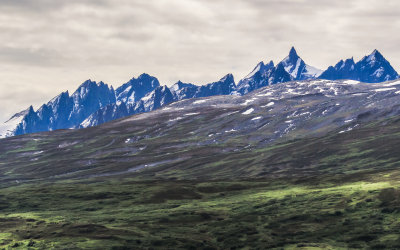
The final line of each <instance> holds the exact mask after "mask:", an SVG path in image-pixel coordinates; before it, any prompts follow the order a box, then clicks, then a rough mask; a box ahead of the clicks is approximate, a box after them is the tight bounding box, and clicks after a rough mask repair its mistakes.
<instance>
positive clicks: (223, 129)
mask: <svg viewBox="0 0 400 250" xmlns="http://www.w3.org/2000/svg"><path fill="white" fill-rule="evenodd" d="M398 93H400V82H398V81H397V82H389V83H386V84H365V83H356V82H354V81H326V80H313V81H302V82H289V83H284V84H279V85H272V86H269V87H265V88H262V89H260V90H256V91H254V92H252V93H250V94H248V95H245V96H242V97H240V96H216V97H207V98H201V99H189V100H183V101H180V102H175V103H172V104H171V105H168V106H166V107H164V108H162V109H159V110H156V111H152V112H148V113H143V114H139V115H134V116H131V117H127V118H122V119H120V120H116V121H113V122H109V123H105V124H103V125H100V126H98V127H93V128H88V129H82V130H76V131H74V130H65V131H62V130H61V131H54V132H51V133H43V134H32V135H26V136H23V137H13V138H8V139H4V140H2V143H1V145H0V152H2V153H1V154H0V162H1V163H2V164H3V165H4V166H13V171H12V173H8V174H7V169H3V172H2V173H3V175H2V177H1V178H2V179H1V180H2V183H7V182H9V181H15V180H18V181H19V182H24V181H30V180H36V179H38V178H45V179H47V178H56V179H58V178H61V179H64V178H84V179H85V178H93V177H101V176H119V175H123V176H125V175H135V174H137V173H136V172H137V171H139V170H144V171H139V172H138V174H143V175H147V174H151V175H155V176H163V177H165V178H203V177H207V178H212V179H215V178H231V177H232V178H237V177H238V176H240V177H242V178H243V177H255V176H264V175H268V176H280V175H281V174H282V173H283V172H282V171H283V170H282V169H276V171H275V170H274V171H272V170H269V171H267V172H266V171H265V169H264V167H263V166H264V165H263V163H262V162H263V161H264V160H265V159H264V157H262V156H261V155H260V154H259V153H258V152H260V151H259V150H262V151H263V150H264V149H266V150H268V148H271V146H272V148H273V145H276V143H284V142H287V141H288V140H293V139H296V140H297V139H302V138H304V139H306V138H312V137H321V136H325V135H327V134H329V133H333V134H337V135H342V134H346V133H348V132H349V131H352V130H357V129H359V128H363V127H364V126H367V125H368V124H369V123H371V122H379V121H385V119H388V118H391V117H396V116H398V115H399V114H400V105H399V104H398V103H399V102H400V95H399V94H398ZM282 157H286V156H284V155H283V156H282ZM299 157H300V156H299ZM239 159H242V160H239ZM250 159H251V160H250ZM263 159H264V160H263ZM268 162H271V163H272V161H271V160H268ZM296 162H297V163H298V161H293V164H294V163H296ZM217 163H218V164H217ZM232 164H233V165H232ZM309 164H311V163H309ZM232 166H236V167H235V168H232ZM293 167H295V165H293ZM250 170H251V171H250ZM339 170H340V169H338V171H339ZM288 171H289V170H288ZM292 174H293V173H292ZM298 174H299V175H305V174H306V172H303V171H300V172H299V173H298Z"/></svg>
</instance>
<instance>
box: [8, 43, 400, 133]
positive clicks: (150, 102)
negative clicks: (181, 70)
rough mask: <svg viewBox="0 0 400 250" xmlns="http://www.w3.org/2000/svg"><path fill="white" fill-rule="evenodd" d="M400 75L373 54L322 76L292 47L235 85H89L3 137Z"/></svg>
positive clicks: (226, 81)
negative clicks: (302, 86)
mask: <svg viewBox="0 0 400 250" xmlns="http://www.w3.org/2000/svg"><path fill="white" fill-rule="evenodd" d="M398 78H399V74H398V73H397V72H396V71H395V70H394V68H393V67H392V66H391V65H390V63H389V62H388V61H387V60H386V59H385V58H384V57H383V56H382V54H381V53H380V52H379V51H377V50H374V51H373V52H372V53H371V54H370V55H368V56H365V57H364V58H362V59H361V60H360V61H359V62H354V60H353V59H352V58H351V59H347V60H345V61H343V60H342V61H340V62H339V63H337V64H336V65H335V66H330V67H329V68H328V69H327V70H325V71H322V70H319V69H316V68H314V67H312V66H310V65H307V64H306V63H305V62H304V60H303V59H301V58H300V56H299V55H298V54H297V52H296V50H295V49H294V48H292V49H291V50H290V52H289V55H288V56H287V57H286V58H284V59H283V60H282V61H281V62H279V63H278V64H276V65H275V64H274V62H273V61H270V62H269V63H264V62H260V63H258V64H257V66H256V67H255V68H254V70H253V71H252V72H251V73H250V74H249V75H247V76H246V77H245V78H244V79H242V80H240V81H239V82H238V83H237V84H236V83H235V80H234V77H233V75H232V74H228V75H226V76H225V77H223V78H222V79H220V80H219V81H216V82H213V83H209V84H207V85H203V86H198V85H195V84H191V83H183V82H181V81H179V82H177V83H175V84H174V85H173V86H171V87H167V86H161V85H160V82H159V81H158V80H157V78H155V77H153V76H150V75H148V74H142V75H140V76H139V77H138V78H132V79H131V80H130V81H128V82H127V83H125V84H123V85H122V86H120V87H118V88H117V89H115V90H114V88H113V87H112V86H109V85H107V84H105V83H103V82H98V83H97V82H94V81H91V80H87V81H85V82H84V83H83V84H82V85H81V86H79V88H78V89H77V90H76V91H75V92H74V93H73V94H72V95H70V94H69V92H68V91H66V92H63V93H61V94H60V95H58V96H56V97H55V98H53V99H52V100H50V101H49V102H48V103H47V104H43V105H42V106H41V107H40V108H39V109H37V110H36V111H35V110H34V108H33V107H32V106H31V107H29V108H28V109H27V110H24V111H21V112H19V113H17V114H15V115H14V116H13V117H12V118H11V119H10V120H8V121H7V122H5V123H4V124H3V125H1V126H0V137H9V136H15V135H22V134H27V133H36V132H44V131H52V130H58V129H71V128H72V129H74V128H86V127H92V126H97V125H100V124H102V123H105V122H108V121H112V120H115V119H119V118H123V117H126V116H129V115H133V114H138V113H143V112H149V111H152V110H156V109H158V108H160V107H163V106H165V105H168V104H170V103H172V102H176V101H180V100H184V99H190V98H200V97H209V96H216V95H245V94H247V93H249V92H251V91H253V90H256V89H259V88H262V87H265V86H268V85H273V84H277V83H283V82H290V81H303V80H310V79H327V80H343V79H348V80H355V81H360V82H366V83H380V82H384V81H390V80H395V79H398Z"/></svg>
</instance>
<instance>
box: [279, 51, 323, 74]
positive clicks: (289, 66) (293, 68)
mask: <svg viewBox="0 0 400 250" xmlns="http://www.w3.org/2000/svg"><path fill="white" fill-rule="evenodd" d="M280 63H281V64H282V65H283V67H284V68H285V71H286V72H288V73H289V74H290V75H291V76H292V77H293V79H295V80H306V79H312V78H316V77H318V76H319V75H320V74H321V73H322V70H319V69H317V68H315V67H312V66H310V65H307V64H306V63H305V62H304V60H303V59H301V57H300V56H299V55H298V54H297V51H296V49H295V48H294V47H292V48H291V49H290V51H289V55H288V56H287V57H285V58H284V59H283V60H282V61H281V62H280Z"/></svg>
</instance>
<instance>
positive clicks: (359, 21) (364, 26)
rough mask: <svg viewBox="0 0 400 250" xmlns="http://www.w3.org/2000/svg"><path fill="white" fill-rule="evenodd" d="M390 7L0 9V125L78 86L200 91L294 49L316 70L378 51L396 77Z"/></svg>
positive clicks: (399, 23) (182, 0) (78, 4)
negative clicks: (155, 82)
mask: <svg viewBox="0 0 400 250" xmlns="http://www.w3.org/2000/svg"><path fill="white" fill-rule="evenodd" d="M399 10H400V1H398V0H385V1H378V0H335V1H332V0H86V1H83V0H1V1H0V13H1V14H0V107H1V109H0V119H1V120H5V119H6V118H8V117H9V116H10V115H11V114H14V113H15V112H17V111H20V110H22V109H25V108H27V107H28V106H29V105H30V104H33V105H34V106H35V108H38V107H39V105H40V104H42V103H45V102H47V101H48V100H49V99H51V98H52V97H53V96H55V95H57V94H58V93H60V92H61V91H65V90H69V91H70V92H73V91H74V90H75V89H76V88H77V87H78V86H79V85H80V83H82V82H83V81H84V80H86V79H92V80H96V81H100V80H102V81H104V82H106V83H109V84H112V85H113V86H114V87H116V86H119V85H120V84H122V83H124V82H126V81H128V80H129V79H130V78H132V77H136V76H138V75H139V74H141V73H143V72H146V73H149V74H151V75H154V76H156V77H158V79H159V80H160V82H161V84H166V85H172V84H173V83H175V82H177V81H178V80H182V81H184V82H192V83H195V84H205V83H208V82H213V81H216V80H218V79H219V78H221V77H223V76H224V75H225V74H227V73H233V74H234V76H235V79H236V80H239V79H240V78H242V77H243V76H245V75H246V74H247V73H249V72H250V71H251V70H252V68H253V67H254V66H255V65H256V64H257V63H258V62H259V61H262V60H263V61H269V60H274V61H275V62H277V61H279V60H281V59H283V58H284V57H285V56H286V55H287V54H288V52H289V49H290V47H291V46H295V47H296V49H297V52H298V53H299V55H300V56H301V57H302V58H303V59H304V60H305V61H306V63H308V64H310V65H313V66H315V67H318V68H321V69H325V68H327V67H328V66H329V65H332V64H336V63H337V61H339V60H340V59H342V58H349V57H351V56H354V58H355V59H360V58H361V57H362V56H364V55H366V54H369V53H371V52H372V50H373V49H375V48H377V49H379V50H380V51H381V52H382V53H383V55H384V56H385V57H386V58H387V59H388V60H389V61H390V62H391V63H392V66H393V67H394V68H395V69H396V70H398V71H400V50H399V49H398V47H399V45H400V18H399V17H400V11H399Z"/></svg>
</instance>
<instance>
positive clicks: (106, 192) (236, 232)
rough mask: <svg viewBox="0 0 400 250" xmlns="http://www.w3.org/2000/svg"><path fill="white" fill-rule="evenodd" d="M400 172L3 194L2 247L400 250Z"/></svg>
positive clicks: (41, 187) (90, 185) (47, 187)
mask: <svg viewBox="0 0 400 250" xmlns="http://www.w3.org/2000/svg"><path fill="white" fill-rule="evenodd" d="M399 174H400V172H399V171H382V172H379V173H374V174H365V175H362V176H359V175H349V176H347V178H346V179H342V178H338V179H335V178H328V179H325V178H311V179H296V178H282V179H275V180H272V179H264V180H257V181H254V180H247V181H246V180H242V181H208V182H203V181H151V182H150V181H145V182H141V181H138V180H137V179H114V180H109V181H103V182H77V183H71V182H60V183H51V184H50V183H49V184H36V185H19V186H15V187H10V188H3V189H1V190H0V199H1V207H0V223H1V229H0V232H1V233H0V248H6V249H8V248H16V247H20V248H26V247H30V248H31V249H48V248H53V249H74V248H91V249H135V248H145V249H166V248H168V249H177V248H184V249H246V248H247V249H257V248H258V249H265V248H277V249H281V248H284V249H294V248H304V249H317V248H318V249H319V248H323V249H348V248H367V247H370V248H372V249H378V248H392V249H396V248H399V247H400V239H399V235H400V224H399V212H400V189H399V188H400V187H399V182H398V180H399V179H400V176H399Z"/></svg>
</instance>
